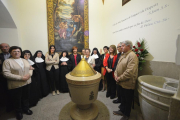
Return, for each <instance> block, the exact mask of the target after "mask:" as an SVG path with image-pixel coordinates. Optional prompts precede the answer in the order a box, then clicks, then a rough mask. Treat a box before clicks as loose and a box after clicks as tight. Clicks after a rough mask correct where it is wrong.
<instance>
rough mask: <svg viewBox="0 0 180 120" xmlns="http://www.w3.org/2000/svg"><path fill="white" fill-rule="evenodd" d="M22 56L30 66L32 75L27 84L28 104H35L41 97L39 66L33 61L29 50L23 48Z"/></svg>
mask: <svg viewBox="0 0 180 120" xmlns="http://www.w3.org/2000/svg"><path fill="white" fill-rule="evenodd" d="M22 58H24V59H26V60H27V61H28V62H29V64H30V65H31V66H32V68H31V69H33V75H32V76H31V84H30V85H29V106H30V107H32V106H36V104H37V103H38V101H39V100H40V98H42V95H41V90H40V87H39V86H40V79H39V78H40V77H39V72H38V71H39V67H38V65H37V64H36V63H35V62H34V60H33V56H32V54H31V52H30V51H29V50H24V51H23V53H22Z"/></svg>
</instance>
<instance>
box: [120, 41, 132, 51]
mask: <svg viewBox="0 0 180 120" xmlns="http://www.w3.org/2000/svg"><path fill="white" fill-rule="evenodd" d="M122 43H124V44H125V45H126V46H128V45H129V46H130V48H131V49H132V47H133V44H132V42H131V41H130V40H125V41H122V42H121V44H122Z"/></svg>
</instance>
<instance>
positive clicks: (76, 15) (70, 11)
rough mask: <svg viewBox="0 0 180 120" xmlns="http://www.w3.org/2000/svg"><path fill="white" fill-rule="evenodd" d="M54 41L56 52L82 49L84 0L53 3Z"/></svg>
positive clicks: (63, 0) (65, 0)
mask: <svg viewBox="0 0 180 120" xmlns="http://www.w3.org/2000/svg"><path fill="white" fill-rule="evenodd" d="M54 41H55V46H56V50H57V52H62V51H64V50H67V51H68V52H72V47H73V46H77V47H78V52H80V51H81V50H82V49H83V48H84V0H56V1H55V2H54Z"/></svg>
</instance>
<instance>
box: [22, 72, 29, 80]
mask: <svg viewBox="0 0 180 120" xmlns="http://www.w3.org/2000/svg"><path fill="white" fill-rule="evenodd" d="M30 77H31V76H30V75H29V74H27V75H24V76H23V77H22V80H24V81H26V80H28V79H29V78H30Z"/></svg>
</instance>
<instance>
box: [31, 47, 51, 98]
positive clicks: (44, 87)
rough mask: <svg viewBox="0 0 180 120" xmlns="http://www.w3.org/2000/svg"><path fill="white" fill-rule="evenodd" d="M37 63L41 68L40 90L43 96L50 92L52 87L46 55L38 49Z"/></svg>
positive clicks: (35, 55)
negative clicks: (49, 82) (48, 77)
mask: <svg viewBox="0 0 180 120" xmlns="http://www.w3.org/2000/svg"><path fill="white" fill-rule="evenodd" d="M34 59H35V63H36V64H37V66H38V68H39V71H38V73H39V77H40V86H39V87H40V90H41V94H42V97H46V96H47V95H48V94H49V92H50V87H49V84H48V81H47V76H46V64H45V56H44V55H43V53H42V51H41V50H38V51H36V53H35V54H34Z"/></svg>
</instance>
